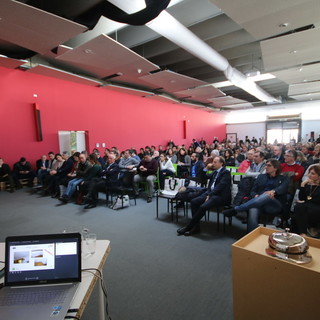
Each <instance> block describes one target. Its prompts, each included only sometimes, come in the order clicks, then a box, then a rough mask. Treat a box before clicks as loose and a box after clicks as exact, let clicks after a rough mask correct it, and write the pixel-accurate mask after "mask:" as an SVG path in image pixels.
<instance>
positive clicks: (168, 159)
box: [0, 137, 320, 236]
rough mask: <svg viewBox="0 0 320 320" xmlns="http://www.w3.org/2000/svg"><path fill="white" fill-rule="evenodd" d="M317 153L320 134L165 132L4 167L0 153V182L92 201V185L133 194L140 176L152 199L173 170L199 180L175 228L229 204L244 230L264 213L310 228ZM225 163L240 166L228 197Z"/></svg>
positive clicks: (192, 226) (89, 204) (195, 225)
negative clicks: (233, 138)
mask: <svg viewBox="0 0 320 320" xmlns="http://www.w3.org/2000/svg"><path fill="white" fill-rule="evenodd" d="M319 159H320V139H319V141H313V142H307V143H288V144H267V143H266V142H265V140H264V139H263V138H260V139H259V140H257V139H256V138H254V137H253V138H252V139H249V138H248V137H246V138H245V139H244V140H240V141H237V142H230V141H226V140H224V141H219V140H218V138H214V140H213V142H212V143H210V144H209V143H207V142H206V141H205V140H204V139H203V138H201V139H199V140H196V139H193V140H192V142H191V144H190V145H189V146H185V145H177V144H175V143H174V142H173V141H172V140H171V141H169V142H168V143H167V145H166V146H162V145H160V146H158V147H155V146H150V147H149V146H146V147H144V148H140V150H139V153H137V151H136V149H135V148H130V149H127V150H124V151H122V152H121V151H119V150H118V149H117V148H116V147H112V148H110V149H109V148H106V149H105V150H104V154H103V155H101V154H100V152H99V150H98V149H94V150H93V151H92V153H90V154H87V153H86V152H77V151H72V152H71V154H70V153H69V152H67V151H65V152H63V153H62V154H59V153H54V152H48V154H47V155H42V156H41V157H40V159H39V160H37V161H36V163H35V167H33V166H32V165H31V164H30V162H28V161H27V160H26V158H25V157H21V158H20V160H19V161H17V162H16V163H15V164H14V165H13V168H12V169H11V168H10V166H9V165H8V164H6V163H5V162H4V160H3V159H2V158H0V182H5V183H7V185H8V190H9V191H10V192H14V191H15V190H16V189H19V188H21V187H22V185H21V181H22V180H23V181H27V184H28V186H29V187H32V188H34V190H36V191H38V192H42V194H43V195H51V197H53V198H57V199H58V200H59V201H61V203H64V204H67V203H68V202H70V201H73V200H74V201H76V203H78V204H84V205H85V208H86V209H91V208H94V207H96V206H97V204H98V194H99V192H101V191H103V192H108V190H109V189H112V188H115V187H117V186H121V185H122V184H128V183H131V184H132V187H133V191H134V193H135V195H136V196H139V192H141V188H140V186H141V182H144V183H145V184H146V186H147V187H146V188H145V190H146V193H147V202H151V201H152V198H153V196H154V191H155V190H154V185H155V181H156V180H157V178H159V185H160V189H164V185H165V180H166V178H167V177H168V176H169V177H171V176H175V177H178V178H184V179H185V181H186V187H188V183H189V182H190V181H192V180H193V181H196V182H197V183H198V184H199V185H200V186H201V187H200V188H199V189H198V190H197V192H195V193H194V196H193V197H192V198H190V199H188V200H189V201H190V202H191V211H192V220H191V221H190V223H188V224H187V225H186V226H185V227H183V228H180V229H179V230H178V235H191V234H192V233H195V232H199V221H200V220H201V218H202V217H203V215H204V214H205V212H206V210H208V209H209V208H211V207H217V206H222V205H223V206H226V205H231V208H230V209H227V210H225V211H224V214H225V215H226V216H228V217H231V216H233V215H236V214H238V213H239V212H243V211H244V212H247V223H248V230H252V229H254V228H255V227H256V226H257V225H258V223H259V217H260V216H261V214H262V213H265V214H272V215H278V216H280V217H281V219H282V220H281V223H282V226H283V224H284V223H285V224H288V223H291V228H292V229H293V231H296V232H298V233H299V234H303V235H305V234H309V235H312V236H317V235H318V231H317V229H316V228H317V226H318V224H319V223H320V214H317V211H318V209H319V204H320V188H318V187H319V184H320V170H319V168H320V165H319ZM226 167H238V169H237V170H238V172H241V173H243V176H242V179H241V181H240V182H239V185H238V193H237V195H236V196H235V197H234V199H233V202H232V203H231V201H232V200H231V199H232V198H231V184H232V179H231V175H230V171H229V170H226ZM35 178H36V179H35ZM34 181H36V184H34ZM297 190H298V191H297ZM190 194H192V193H190Z"/></svg>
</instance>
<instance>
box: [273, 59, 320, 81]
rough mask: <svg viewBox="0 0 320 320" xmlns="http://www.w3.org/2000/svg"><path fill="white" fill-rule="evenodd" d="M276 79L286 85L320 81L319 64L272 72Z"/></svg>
mask: <svg viewBox="0 0 320 320" xmlns="http://www.w3.org/2000/svg"><path fill="white" fill-rule="evenodd" d="M272 74H273V75H275V76H276V77H277V78H278V79H280V80H282V81H284V82H286V83H288V84H293V83H300V82H306V81H317V80H320V63H313V64H310V65H306V66H303V67H296V68H291V69H286V70H281V71H275V72H272Z"/></svg>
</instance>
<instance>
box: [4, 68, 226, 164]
mask: <svg viewBox="0 0 320 320" xmlns="http://www.w3.org/2000/svg"><path fill="white" fill-rule="evenodd" d="M34 94H36V95H37V97H36V98H35V97H34ZM33 103H37V104H38V105H39V107H40V110H41V122H42V132H43V141H37V139H36V125H35V119H34V113H33ZM0 119H1V125H0V157H2V158H4V160H5V162H6V163H9V164H10V165H12V164H13V163H14V162H16V161H18V159H19V158H20V157H21V156H24V157H26V158H27V160H29V161H30V162H31V163H32V164H34V162H35V160H37V159H39V158H40V156H41V155H42V154H46V153H48V151H54V152H59V141H58V131H60V130H70V131H71V130H87V131H88V132H89V150H90V151H91V150H92V149H93V148H94V147H95V144H96V143H100V146H101V143H102V142H105V143H106V146H107V147H112V146H117V147H118V148H119V149H120V150H123V149H125V148H129V147H135V148H137V149H139V148H140V147H145V146H146V145H151V144H153V145H155V146H158V145H159V144H163V145H166V143H167V142H168V141H169V140H170V139H173V141H174V142H175V143H177V144H185V145H187V146H189V144H190V143H191V140H192V139H193V138H196V139H199V138H200V137H204V138H205V139H206V140H207V141H208V142H212V140H213V137H214V136H217V137H219V138H220V139H222V138H224V137H225V132H226V131H225V130H226V129H225V124H224V116H223V115H221V114H219V113H208V112H206V111H202V110H196V109H192V108H189V107H186V106H182V105H175V104H170V103H163V102H158V101H153V100H151V99H147V98H142V97H137V96H133V95H128V94H123V93H118V92H113V91H110V90H106V89H105V88H96V87H90V86H86V85H80V84H75V83H71V82H67V81H63V80H58V79H54V78H48V77H44V76H39V75H34V74H31V73H28V72H24V71H21V70H11V69H7V68H2V67H0ZM184 120H186V121H187V136H186V139H184V136H183V135H184V131H183V121H184ZM103 149H104V148H100V150H101V151H103Z"/></svg>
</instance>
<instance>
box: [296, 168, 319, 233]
mask: <svg viewBox="0 0 320 320" xmlns="http://www.w3.org/2000/svg"><path fill="white" fill-rule="evenodd" d="M319 212H320V165H315V166H312V167H311V168H310V170H309V174H308V179H307V180H305V181H303V182H302V183H301V187H300V190H299V200H298V201H297V203H296V205H295V207H294V213H293V217H292V225H293V231H294V232H296V233H298V234H301V235H306V234H307V231H309V234H310V235H311V236H318V235H319V234H318V233H317V232H316V231H315V230H314V228H315V227H317V226H318V225H319V223H320V214H319Z"/></svg>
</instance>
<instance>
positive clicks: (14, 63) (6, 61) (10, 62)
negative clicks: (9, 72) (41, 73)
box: [0, 56, 27, 69]
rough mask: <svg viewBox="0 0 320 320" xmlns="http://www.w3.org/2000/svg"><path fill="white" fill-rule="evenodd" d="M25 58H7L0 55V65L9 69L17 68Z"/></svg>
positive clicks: (23, 62)
mask: <svg viewBox="0 0 320 320" xmlns="http://www.w3.org/2000/svg"><path fill="white" fill-rule="evenodd" d="M26 62H27V61H26V60H17V59H12V58H7V57H5V56H0V66H1V67H5V68H10V69H15V68H18V67H19V66H21V65H23V64H25V63H26Z"/></svg>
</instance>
